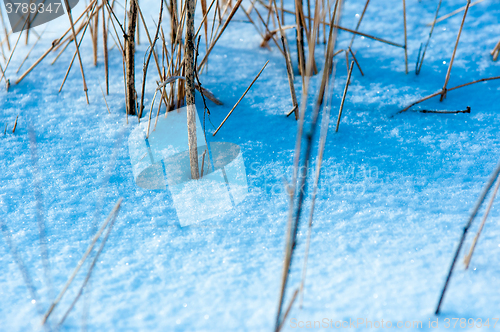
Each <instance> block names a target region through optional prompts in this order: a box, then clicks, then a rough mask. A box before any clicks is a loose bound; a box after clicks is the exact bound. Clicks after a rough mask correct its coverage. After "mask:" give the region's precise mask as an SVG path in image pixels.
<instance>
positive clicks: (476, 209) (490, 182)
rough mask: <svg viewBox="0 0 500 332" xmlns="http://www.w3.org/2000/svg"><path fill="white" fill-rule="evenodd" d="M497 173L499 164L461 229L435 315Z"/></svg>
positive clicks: (499, 171)
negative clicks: (472, 225)
mask: <svg viewBox="0 0 500 332" xmlns="http://www.w3.org/2000/svg"><path fill="white" fill-rule="evenodd" d="M499 173H500V163H499V164H498V165H497V167H496V168H495V170H494V171H493V173H492V175H491V177H490V179H489V181H488V183H487V184H486V186H485V187H484V189H483V192H482V193H481V196H479V199H478V201H477V203H476V205H475V206H474V209H473V210H472V213H471V215H470V217H469V220H468V221H467V223H466V224H465V227H464V228H463V232H462V236H461V238H460V241H459V243H458V247H457V249H456V251H455V255H454V256H453V260H452V262H451V266H450V269H449V271H448V275H447V277H446V281H445V283H444V286H443V290H442V291H441V296H440V297H439V302H438V305H437V307H436V311H435V314H436V315H438V314H439V311H440V309H441V304H442V303H443V299H444V295H445V293H446V289H447V288H448V284H449V282H450V279H451V275H452V274H453V269H454V267H455V264H456V262H457V258H458V255H459V253H460V249H462V246H463V244H464V240H465V237H466V236H467V231H468V230H469V228H470V226H471V224H472V222H473V221H474V218H475V217H476V215H477V213H478V211H479V208H480V207H481V205H482V204H483V202H484V199H485V198H486V195H487V194H488V192H489V191H490V189H491V187H493V184H494V183H495V181H496V180H497V179H498V174H499Z"/></svg>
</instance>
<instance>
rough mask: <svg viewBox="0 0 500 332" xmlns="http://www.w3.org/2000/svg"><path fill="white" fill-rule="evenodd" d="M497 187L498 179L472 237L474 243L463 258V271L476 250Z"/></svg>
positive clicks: (495, 195) (467, 266)
mask: <svg viewBox="0 0 500 332" xmlns="http://www.w3.org/2000/svg"><path fill="white" fill-rule="evenodd" d="M498 187H500V180H499V179H497V184H496V186H495V189H494V190H493V194H492V195H491V198H490V201H489V203H488V207H487V208H486V211H485V212H484V215H483V220H482V221H481V224H480V225H479V229H478V230H477V233H476V236H475V237H474V241H473V242H472V245H471V247H470V250H469V253H468V254H467V255H466V256H465V257H464V264H465V269H468V268H469V264H470V260H471V258H472V254H473V253H474V249H475V248H476V244H477V240H478V239H479V236H480V235H481V232H482V231H483V228H484V224H485V223H486V219H488V215H489V214H490V210H491V207H492V206H493V202H494V201H495V198H496V197H497V192H498Z"/></svg>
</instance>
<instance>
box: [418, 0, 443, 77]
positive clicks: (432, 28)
mask: <svg viewBox="0 0 500 332" xmlns="http://www.w3.org/2000/svg"><path fill="white" fill-rule="evenodd" d="M441 2H443V0H439V3H438V6H437V9H436V15H435V17H434V21H433V22H432V27H431V31H430V32H429V38H427V42H426V43H425V47H424V51H423V52H422V57H421V58H420V54H419V55H418V56H419V57H418V59H417V65H416V68H415V74H416V75H418V74H420V69H422V63H423V62H424V57H425V52H426V51H427V46H429V42H430V41H431V37H432V32H433V31H434V26H435V25H436V18H437V16H438V14H439V9H440V8H441Z"/></svg>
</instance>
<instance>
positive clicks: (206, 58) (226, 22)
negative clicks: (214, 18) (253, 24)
mask: <svg viewBox="0 0 500 332" xmlns="http://www.w3.org/2000/svg"><path fill="white" fill-rule="evenodd" d="M242 1H243V0H238V2H236V4H235V5H234V7H233V9H232V10H231V12H230V13H229V16H228V17H227V19H226V21H225V22H224V25H223V26H222V28H221V30H220V32H219V33H218V34H217V37H215V39H214V41H213V42H212V43H211V44H210V47H209V48H208V50H207V52H206V53H205V56H204V57H203V59H202V60H201V62H200V65H199V66H198V69H197V71H198V72H200V70H201V68H203V65H205V63H206V62H207V60H208V56H209V55H210V52H212V50H213V48H214V46H215V44H216V43H217V41H218V40H219V38H220V36H222V33H223V32H224V30H226V28H227V25H228V24H229V22H231V19H232V18H233V16H234V14H235V13H236V11H237V10H238V8H239V7H240V4H241V2H242Z"/></svg>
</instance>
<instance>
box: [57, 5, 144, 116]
mask: <svg viewBox="0 0 500 332" xmlns="http://www.w3.org/2000/svg"><path fill="white" fill-rule="evenodd" d="M65 1H68V0H65ZM137 7H138V6H137V0H131V1H130V9H129V22H128V29H127V34H126V35H125V36H124V37H125V64H126V74H127V79H126V84H127V95H126V108H127V115H129V114H130V115H135V114H136V91H135V29H136V28H137V11H138V10H137ZM124 21H125V20H124ZM124 24H125V23H124Z"/></svg>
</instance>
